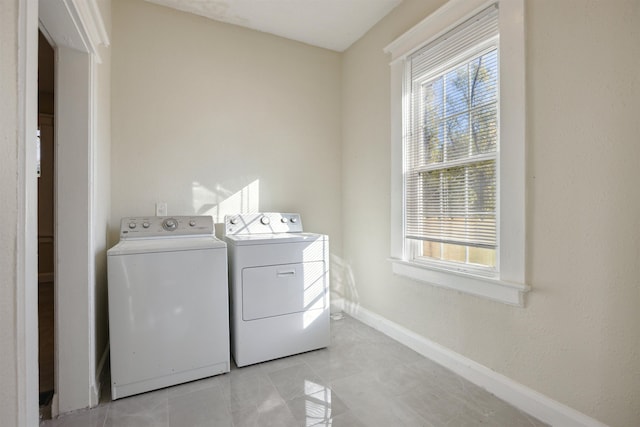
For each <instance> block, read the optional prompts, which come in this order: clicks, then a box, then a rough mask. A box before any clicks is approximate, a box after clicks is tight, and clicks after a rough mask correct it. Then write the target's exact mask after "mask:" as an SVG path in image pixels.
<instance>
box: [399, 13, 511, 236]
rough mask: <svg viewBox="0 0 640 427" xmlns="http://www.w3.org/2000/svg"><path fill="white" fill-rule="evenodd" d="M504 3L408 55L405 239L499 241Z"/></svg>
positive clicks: (405, 140) (406, 84) (405, 143)
mask: <svg viewBox="0 0 640 427" xmlns="http://www.w3.org/2000/svg"><path fill="white" fill-rule="evenodd" d="M498 34H499V33H498V8H497V5H492V6H490V7H489V8H487V9H485V10H483V11H482V12H480V13H479V14H477V15H476V16H474V17H473V18H471V19H469V20H467V21H465V22H464V23H462V24H461V25H459V26H457V27H456V28H454V29H453V30H451V31H449V32H447V33H446V34H444V35H443V36H441V37H439V38H437V39H436V40H434V41H433V42H431V43H428V44H427V45H426V46H424V47H423V48H421V49H420V50H418V51H416V52H415V53H413V54H412V55H410V56H409V57H408V68H407V76H406V78H407V81H406V83H405V94H406V95H408V97H406V98H405V99H407V100H408V105H407V110H405V113H406V114H405V125H404V126H405V132H404V134H405V138H404V159H405V180H404V187H405V188H404V189H405V209H404V211H405V237H406V238H408V239H413V240H421V241H430V242H439V243H447V244H455V245H463V246H468V247H478V248H488V249H495V248H496V247H497V230H496V227H497V226H496V224H497V221H496V213H497V209H498V206H497V203H498V201H497V194H498V188H497V185H498V179H497V175H498V171H497V153H498V149H499V131H498V129H499V126H498V109H499V105H498V99H499V96H498V87H499V80H498V79H499V76H498V71H499V63H498V61H499V57H498Z"/></svg>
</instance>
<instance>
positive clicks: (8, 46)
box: [0, 0, 19, 425]
mask: <svg viewBox="0 0 640 427" xmlns="http://www.w3.org/2000/svg"><path fill="white" fill-rule="evenodd" d="M17 36H18V1H17V0H15V1H7V2H2V5H1V6H0V58H2V71H1V72H0V99H1V100H2V102H0V180H1V181H0V182H2V185H1V186H0V200H2V209H0V223H1V224H3V226H2V227H0V242H2V244H1V245H0V348H2V351H0V378H2V387H0V414H2V422H3V423H6V424H7V425H16V424H17V415H18V393H19V391H18V378H17V367H18V361H17V356H18V344H17V341H16V339H17V334H16V331H17V326H18V325H17V324H16V285H17V278H16V273H17V269H16V262H17V258H16V244H17V234H16V233H17V231H18V189H19V187H18V181H17V171H18V169H17V165H18V163H17V156H18V149H17V148H18V124H17V120H18V115H17V106H18V88H17V85H16V80H17V76H18V63H17V59H18V53H17V52H18V39H17Z"/></svg>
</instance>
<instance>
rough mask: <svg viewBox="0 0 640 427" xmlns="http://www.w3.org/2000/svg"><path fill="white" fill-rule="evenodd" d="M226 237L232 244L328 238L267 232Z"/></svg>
mask: <svg viewBox="0 0 640 427" xmlns="http://www.w3.org/2000/svg"><path fill="white" fill-rule="evenodd" d="M225 239H226V240H227V242H228V243H229V244H230V245H236V246H240V245H275V244H279V243H299V242H312V241H315V240H326V239H327V236H325V235H324V234H317V233H265V234H240V235H227V236H225Z"/></svg>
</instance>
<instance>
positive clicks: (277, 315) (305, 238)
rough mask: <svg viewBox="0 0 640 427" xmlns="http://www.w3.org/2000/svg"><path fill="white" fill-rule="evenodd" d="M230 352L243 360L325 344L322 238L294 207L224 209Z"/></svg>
mask: <svg viewBox="0 0 640 427" xmlns="http://www.w3.org/2000/svg"><path fill="white" fill-rule="evenodd" d="M225 239H226V242H227V250H228V254H229V289H230V299H231V304H230V307H231V352H232V354H233V358H234V360H235V362H236V365H237V366H246V365H251V364H254V363H259V362H264V361H267V360H272V359H277V358H280V357H285V356H290V355H293V354H297V353H302V352H306V351H309V350H315V349H318V348H322V347H327V346H328V345H329V340H330V331H329V238H328V237H327V236H325V235H322V234H314V233H304V232H303V231H302V222H301V220H300V215H299V214H284V213H283V214H281V213H258V214H240V215H227V216H226V217H225Z"/></svg>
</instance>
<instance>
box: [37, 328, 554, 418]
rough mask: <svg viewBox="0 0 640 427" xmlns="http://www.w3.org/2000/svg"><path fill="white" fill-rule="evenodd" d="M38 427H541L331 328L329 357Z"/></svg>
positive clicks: (202, 383) (323, 353)
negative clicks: (479, 426)
mask: <svg viewBox="0 0 640 427" xmlns="http://www.w3.org/2000/svg"><path fill="white" fill-rule="evenodd" d="M108 386H109V385H108V383H107V384H105V387H104V388H103V396H102V397H101V403H100V405H99V406H98V407H97V408H94V409H91V410H85V411H78V412H74V413H71V414H67V415H64V416H61V417H59V418H58V419H55V420H50V421H45V422H42V423H41V427H145V426H153V427H209V426H215V427H245V426H248V427H268V426H277V427H311V426H319V427H323V426H324V427H329V426H331V427H361V426H366V427H376V426H381V427H382V426H384V427H387V426H420V427H441V426H452V427H464V426H478V425H481V426H488V427H505V426H509V427H544V426H545V424H544V423H541V422H540V421H538V420H536V419H535V418H533V417H531V416H529V415H527V414H525V413H523V412H521V411H519V410H518V409H516V408H514V407H513V406H511V405H509V404H507V403H506V402H504V401H502V400H500V399H498V398H497V397H495V396H493V395H492V394H490V393H488V392H487V391H485V390H483V389H481V388H480V387H477V386H476V385H474V384H472V383H470V382H468V381H467V380H465V379H464V378H461V377H459V376H458V375H456V374H454V373H453V372H451V371H449V370H448V369H446V368H444V367H442V366H440V365H438V364H436V363H434V362H433V361H431V360H428V359H426V358H424V357H422V356H420V355H419V354H417V353H416V352H414V351H412V350H411V349H409V348H407V347H405V346H403V345H401V344H399V343H398V342H396V341H394V340H392V339H390V338H389V337H387V336H385V335H383V334H381V333H379V332H378V331H376V330H374V329H372V328H370V327H368V326H366V325H364V324H362V323H360V322H358V321H356V320H355V319H353V318H350V317H348V316H344V317H343V318H342V319H340V320H336V319H333V320H332V329H331V345H330V346H329V347H328V348H326V349H320V350H316V351H311V352H308V353H304V354H299V355H294V356H291V357H285V358H282V359H278V360H273V361H269V362H265V363H260V364H256V365H252V366H246V367H242V368H238V367H236V366H235V365H233V364H232V369H231V372H229V373H226V374H223V375H218V376H215V377H211V378H205V379H201V380H198V381H193V382H190V383H187V384H181V385H177V386H174V387H169V388H166V389H163V390H157V391H153V392H149V393H144V394H141V395H138V396H132V397H128V398H125V399H119V400H117V401H113V402H112V401H111V400H110V395H109V388H108Z"/></svg>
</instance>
